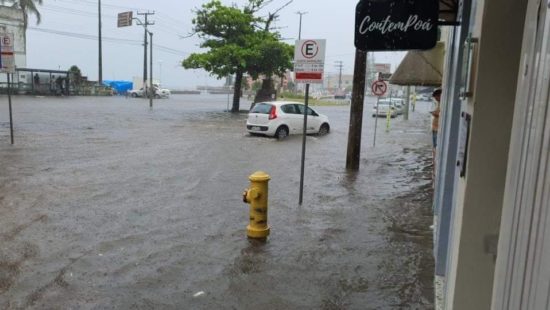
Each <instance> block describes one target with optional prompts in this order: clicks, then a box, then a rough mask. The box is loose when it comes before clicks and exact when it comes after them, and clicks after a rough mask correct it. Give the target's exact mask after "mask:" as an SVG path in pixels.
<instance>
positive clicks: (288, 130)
mask: <svg viewBox="0 0 550 310" xmlns="http://www.w3.org/2000/svg"><path fill="white" fill-rule="evenodd" d="M304 110H305V105H304V104H302V103H299V102H290V101H275V102H261V103H257V104H256V105H255V106H254V108H253V109H252V110H251V111H250V112H249V113H248V120H247V121H246V129H247V131H248V132H249V133H250V134H252V135H265V136H272V137H276V138H277V139H279V140H281V139H284V138H286V137H287V136H288V135H291V134H301V133H303V130H304ZM307 115H308V119H307V131H306V132H307V133H308V134H318V135H320V136H322V135H326V134H328V133H329V131H330V124H329V121H328V117H327V116H326V115H323V114H320V113H317V112H316V111H315V110H313V109H312V108H310V107H308V110H307Z"/></svg>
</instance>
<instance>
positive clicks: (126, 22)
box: [117, 12, 133, 28]
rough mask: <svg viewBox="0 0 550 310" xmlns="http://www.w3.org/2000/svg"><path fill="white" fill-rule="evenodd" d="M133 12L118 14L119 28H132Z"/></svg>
mask: <svg viewBox="0 0 550 310" xmlns="http://www.w3.org/2000/svg"><path fill="white" fill-rule="evenodd" d="M132 16H133V12H122V13H118V23H117V25H118V28H120V27H128V26H132Z"/></svg>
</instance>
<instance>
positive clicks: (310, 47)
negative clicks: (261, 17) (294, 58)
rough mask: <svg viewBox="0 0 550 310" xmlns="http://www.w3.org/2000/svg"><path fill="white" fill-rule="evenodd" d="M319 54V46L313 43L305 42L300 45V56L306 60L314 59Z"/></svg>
mask: <svg viewBox="0 0 550 310" xmlns="http://www.w3.org/2000/svg"><path fill="white" fill-rule="evenodd" d="M318 53H319V45H318V44H317V42H315V41H311V40H310V41H306V42H304V44H303V45H302V56H304V57H305V58H307V59H311V58H314V57H315V56H317V54H318Z"/></svg>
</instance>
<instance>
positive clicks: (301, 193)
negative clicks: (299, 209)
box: [298, 83, 309, 205]
mask: <svg viewBox="0 0 550 310" xmlns="http://www.w3.org/2000/svg"><path fill="white" fill-rule="evenodd" d="M308 104H309V83H308V84H306V98H305V108H304V135H303V137H302V167H301V169H300V199H299V200H298V204H299V205H302V201H303V198H304V170H305V163H306V133H307V109H308Z"/></svg>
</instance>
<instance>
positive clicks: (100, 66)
mask: <svg viewBox="0 0 550 310" xmlns="http://www.w3.org/2000/svg"><path fill="white" fill-rule="evenodd" d="M97 11H98V15H99V21H98V36H99V55H98V71H99V72H98V78H97V82H98V84H99V85H101V84H102V83H103V49H102V46H101V41H102V37H101V0H98V1H97Z"/></svg>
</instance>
